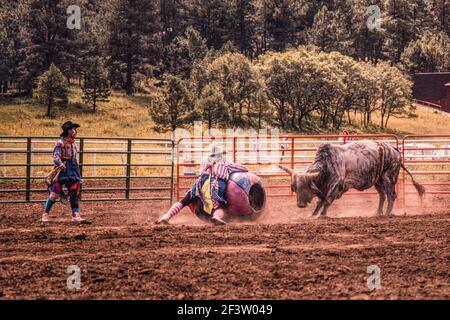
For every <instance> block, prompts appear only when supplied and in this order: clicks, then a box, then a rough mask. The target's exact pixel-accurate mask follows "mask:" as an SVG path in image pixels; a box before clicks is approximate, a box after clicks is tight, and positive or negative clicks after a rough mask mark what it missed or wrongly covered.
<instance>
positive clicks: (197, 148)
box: [176, 134, 400, 199]
mask: <svg viewBox="0 0 450 320" xmlns="http://www.w3.org/2000/svg"><path fill="white" fill-rule="evenodd" d="M354 140H382V141H386V142H388V143H389V144H391V145H393V146H394V147H396V148H399V147H400V142H399V139H398V137H397V136H396V135H393V134H365V135H309V136H308V135H295V136H294V135H284V136H276V137H271V136H254V137H250V136H240V137H231V138H224V139H223V141H222V144H223V146H224V149H225V150H226V151H227V155H226V158H227V159H228V160H230V161H233V162H237V163H241V164H245V165H247V166H248V167H249V169H250V171H251V172H253V173H255V174H257V175H258V176H260V177H261V178H262V179H263V181H264V186H265V188H266V189H267V196H269V197H285V196H292V195H293V193H292V191H291V190H290V183H289V182H288V180H287V179H288V178H289V176H288V175H287V174H286V173H285V172H284V171H282V170H281V169H279V168H278V166H277V165H278V164H283V165H286V166H289V167H290V168H292V169H294V170H296V171H298V172H301V171H303V170H305V168H306V167H307V166H308V165H309V164H311V163H312V162H313V159H314V156H315V153H316V151H317V148H318V147H319V146H320V145H321V144H323V143H331V144H345V143H347V142H349V141H354ZM210 142H211V140H208V139H205V138H203V137H200V138H189V139H181V140H179V141H178V143H177V149H178V152H177V161H176V163H177V164H176V197H177V198H178V199H179V198H180V196H181V192H182V191H185V190H188V189H189V187H190V183H192V182H193V180H194V177H195V172H194V171H193V170H192V169H195V168H197V167H199V165H200V161H201V158H202V157H203V156H205V155H206V150H207V149H206V148H207V145H209V143H210ZM186 168H190V169H188V170H185V169H186ZM361 193H362V192H358V191H351V192H347V193H346V194H347V195H348V194H361ZM363 193H365V194H375V193H376V192H374V191H372V190H370V191H365V192H363Z"/></svg>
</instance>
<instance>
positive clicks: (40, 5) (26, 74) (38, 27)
mask: <svg viewBox="0 0 450 320" xmlns="http://www.w3.org/2000/svg"><path fill="white" fill-rule="evenodd" d="M27 4H28V5H27V12H26V14H25V17H26V19H25V21H24V24H25V28H26V30H25V32H23V35H24V37H23V40H22V42H23V54H24V57H25V58H24V60H23V61H21V67H20V69H21V73H22V77H23V79H24V85H25V86H26V89H27V90H28V92H29V93H31V89H32V86H33V83H34V80H35V79H36V78H37V76H38V75H39V74H42V73H43V72H44V71H45V70H48V69H49V68H50V65H51V64H52V63H54V64H56V65H58V66H60V68H61V69H63V70H64V71H66V70H67V68H66V63H70V62H71V60H70V58H67V54H69V53H70V50H67V46H68V44H70V39H68V34H69V33H68V29H67V26H66V19H67V14H66V9H67V6H66V4H65V2H64V0H51V1H48V0H30V1H29V2H27Z"/></svg>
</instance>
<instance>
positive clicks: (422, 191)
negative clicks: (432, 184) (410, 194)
mask: <svg viewBox="0 0 450 320" xmlns="http://www.w3.org/2000/svg"><path fill="white" fill-rule="evenodd" d="M401 165H402V169H403V170H404V171H406V173H407V174H409V176H410V177H411V180H412V183H413V185H414V188H416V190H417V193H418V194H419V196H420V197H421V198H422V197H423V195H424V194H425V187H424V186H423V185H421V184H420V183H418V182H417V181H416V180H414V177H413V175H412V174H411V172H409V171H408V169H406V168H405V166H404V165H403V163H402V164H401Z"/></svg>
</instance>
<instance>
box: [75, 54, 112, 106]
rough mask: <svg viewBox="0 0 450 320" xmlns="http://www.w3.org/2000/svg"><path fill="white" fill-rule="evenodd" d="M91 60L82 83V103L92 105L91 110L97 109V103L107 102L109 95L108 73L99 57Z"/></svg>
mask: <svg viewBox="0 0 450 320" xmlns="http://www.w3.org/2000/svg"><path fill="white" fill-rule="evenodd" d="M90 60H91V65H90V67H89V69H88V70H87V71H86V74H85V77H84V83H83V87H82V90H83V101H84V102H85V103H87V104H91V105H92V110H93V111H94V112H95V111H96V109H97V102H99V101H104V102H108V98H109V96H110V95H111V90H110V87H111V85H110V82H109V80H108V72H107V70H106V69H105V66H104V64H103V62H102V60H101V58H99V57H95V58H93V59H90Z"/></svg>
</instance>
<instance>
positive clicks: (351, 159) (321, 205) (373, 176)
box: [280, 141, 425, 218]
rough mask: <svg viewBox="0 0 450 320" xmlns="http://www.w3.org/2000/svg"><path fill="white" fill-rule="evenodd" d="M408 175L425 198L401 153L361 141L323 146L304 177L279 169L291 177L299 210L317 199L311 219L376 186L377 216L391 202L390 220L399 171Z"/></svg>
mask: <svg viewBox="0 0 450 320" xmlns="http://www.w3.org/2000/svg"><path fill="white" fill-rule="evenodd" d="M401 167H402V168H403V170H405V172H407V173H408V174H409V175H410V176H411V179H412V181H413V184H414V186H415V188H416V190H417V192H418V193H419V195H420V196H421V197H422V196H423V194H424V193H425V189H424V187H423V186H422V185H420V184H418V183H417V182H416V181H415V180H414V178H413V177H412V175H411V173H410V172H409V171H408V170H407V169H406V168H405V167H404V166H403V164H402V161H401V156H400V152H399V151H398V150H397V149H395V148H393V147H392V146H390V145H388V144H387V143H385V142H379V141H358V142H352V143H348V144H344V145H332V144H329V143H327V144H323V145H321V146H320V147H319V149H318V150H317V154H316V156H315V160H314V162H313V163H312V164H311V165H310V166H309V167H308V168H307V169H306V172H305V173H296V172H294V171H293V170H292V169H289V168H286V167H283V166H281V165H280V168H281V169H283V170H284V171H286V172H287V173H289V174H290V175H291V176H292V181H291V189H292V191H293V192H295V193H296V194H297V206H298V207H299V208H305V207H306V206H307V205H308V203H310V202H311V201H312V199H313V198H314V197H318V198H319V201H318V202H317V206H316V208H315V210H314V212H313V213H312V215H311V216H315V215H317V214H319V211H320V210H321V209H322V212H321V213H320V215H319V217H320V218H326V217H327V210H328V207H329V206H330V205H331V204H332V203H333V201H334V200H336V199H339V198H340V197H341V196H342V195H343V194H344V193H345V192H346V191H347V190H349V189H351V188H354V189H356V190H359V191H363V190H366V189H368V188H370V187H372V186H375V188H376V190H377V191H378V194H379V195H380V202H379V205H378V210H377V214H378V215H382V214H383V205H384V201H385V200H386V197H387V200H388V206H387V212H386V214H387V215H388V216H392V207H393V205H394V201H395V198H396V192H395V185H396V183H397V179H398V175H399V172H400V168H401Z"/></svg>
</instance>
